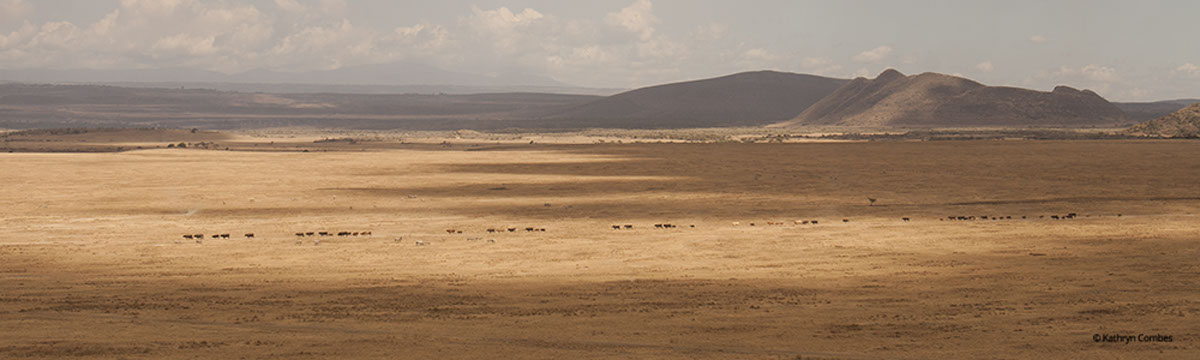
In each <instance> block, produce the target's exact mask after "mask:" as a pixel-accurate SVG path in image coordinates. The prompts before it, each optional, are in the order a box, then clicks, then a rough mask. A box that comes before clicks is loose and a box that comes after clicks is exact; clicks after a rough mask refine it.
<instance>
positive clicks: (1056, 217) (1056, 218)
mask: <svg viewBox="0 0 1200 360" xmlns="http://www.w3.org/2000/svg"><path fill="white" fill-rule="evenodd" d="M1050 218H1051V219H1054V220H1058V215H1050Z"/></svg>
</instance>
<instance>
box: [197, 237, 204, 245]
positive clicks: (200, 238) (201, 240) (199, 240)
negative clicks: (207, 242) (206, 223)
mask: <svg viewBox="0 0 1200 360" xmlns="http://www.w3.org/2000/svg"><path fill="white" fill-rule="evenodd" d="M196 243H197V244H201V243H204V237H203V236H201V237H198V238H196Z"/></svg>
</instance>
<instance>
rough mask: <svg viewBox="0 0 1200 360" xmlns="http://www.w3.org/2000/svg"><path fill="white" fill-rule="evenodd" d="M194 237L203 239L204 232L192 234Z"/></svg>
mask: <svg viewBox="0 0 1200 360" xmlns="http://www.w3.org/2000/svg"><path fill="white" fill-rule="evenodd" d="M192 237H194V238H197V239H203V238H204V234H196V235H192Z"/></svg>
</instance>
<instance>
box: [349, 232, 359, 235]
mask: <svg viewBox="0 0 1200 360" xmlns="http://www.w3.org/2000/svg"><path fill="white" fill-rule="evenodd" d="M350 235H352V236H358V232H357V231H355V232H352V233H350Z"/></svg>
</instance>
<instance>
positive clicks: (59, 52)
mask: <svg viewBox="0 0 1200 360" xmlns="http://www.w3.org/2000/svg"><path fill="white" fill-rule="evenodd" d="M1197 14H1200V1H1192V0H1180V1H1161V2H1155V1H1121V2H1107V1H1095V0H1088V1H1081V0H1064V1H990V2H989V1H788V0H784V1H709V0H617V1H554V0H544V1H536V0H531V1H518V0H475V1H471V0H468V1H393V0H213V1H198V0H119V1H118V0H111V1H105V0H0V69H30V68H51V69H75V68H95V69H131V68H164V67H184V68H196V69H205V70H215V71H221V72H225V73H236V72H241V71H246V70H251V69H259V68H263V69H271V70H279V71H306V70H315V69H333V68H338V67H343V66H353V65H361V64H374V63H387V62H395V61H402V60H403V61H415V62H421V63H427V64H430V65H434V66H437V67H440V68H444V69H448V70H453V71H461V72H469V73H479V74H500V73H525V74H534V75H545V76H549V77H552V78H554V79H557V80H559V81H562V82H566V83H569V84H573V85H578V86H590V87H620V88H633V87H639V86H644V85H652V84H658V83H663V82H671V81H679V80H689V79H697V78H704V77H711V76H717V75H724V74H729V73H733V72H737V71H743V70H756V69H773V70H782V71H793V72H801V73H812V74H819V75H827V76H834V77H846V78H848V77H854V76H864V75H867V76H869V77H873V76H874V75H875V74H877V73H879V72H880V71H881V70H883V69H885V68H888V67H894V68H897V69H899V70H900V71H902V72H905V73H920V72H926V71H934V72H942V73H948V74H959V75H963V76H966V77H970V78H973V79H976V80H979V81H982V82H984V83H987V84H992V85H1011V86H1021V87H1028V88H1033V89H1039V90H1049V89H1051V88H1053V87H1054V86H1055V85H1057V84H1066V85H1070V86H1074V87H1079V88H1089V89H1093V90H1095V91H1097V92H1099V93H1100V94H1101V95H1104V96H1106V97H1108V98H1109V99H1112V100H1150V99H1172V98H1183V97H1192V98H1195V97H1200V46H1197V45H1196V44H1197V42H1196V40H1197V34H1200V18H1197V17H1196V16H1197Z"/></svg>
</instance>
